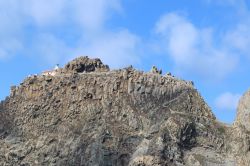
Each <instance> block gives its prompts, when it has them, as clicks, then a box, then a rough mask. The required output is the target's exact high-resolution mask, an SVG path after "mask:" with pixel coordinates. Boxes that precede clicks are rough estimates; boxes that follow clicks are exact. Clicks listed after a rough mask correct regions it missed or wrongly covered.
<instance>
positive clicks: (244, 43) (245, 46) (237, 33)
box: [224, 22, 250, 56]
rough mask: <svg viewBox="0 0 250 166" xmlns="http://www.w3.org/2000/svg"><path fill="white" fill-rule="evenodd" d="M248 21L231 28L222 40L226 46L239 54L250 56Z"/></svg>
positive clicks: (249, 24)
mask: <svg viewBox="0 0 250 166" xmlns="http://www.w3.org/2000/svg"><path fill="white" fill-rule="evenodd" d="M249 26H250V23H247V22H246V23H244V24H238V25H237V27H236V28H235V29H233V30H230V31H229V32H227V34H226V36H225V39H224V42H225V44H226V45H227V46H228V47H231V48H232V49H233V50H236V51H238V52H239V53H241V54H244V55H246V56H250V48H249V45H250V29H249Z"/></svg>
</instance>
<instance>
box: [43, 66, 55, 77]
mask: <svg viewBox="0 0 250 166" xmlns="http://www.w3.org/2000/svg"><path fill="white" fill-rule="evenodd" d="M58 70H59V64H56V66H55V67H54V70H48V71H44V72H42V75H43V76H55V75H56V74H57V72H58Z"/></svg>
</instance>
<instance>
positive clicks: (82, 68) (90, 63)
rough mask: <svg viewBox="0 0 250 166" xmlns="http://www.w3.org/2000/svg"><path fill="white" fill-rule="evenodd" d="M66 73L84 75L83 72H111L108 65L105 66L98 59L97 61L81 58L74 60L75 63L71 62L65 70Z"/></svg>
mask: <svg viewBox="0 0 250 166" xmlns="http://www.w3.org/2000/svg"><path fill="white" fill-rule="evenodd" d="M63 71H64V72H65V73H68V72H70V73H72V72H76V73H83V72H86V73H88V72H94V71H96V72H103V71H104V72H107V71H109V67H108V65H104V64H103V63H102V61H101V60H100V59H98V58H96V59H89V58H88V57H87V56H85V57H79V58H76V59H74V60H73V61H71V62H69V63H68V64H67V65H66V66H65V68H64V70H63Z"/></svg>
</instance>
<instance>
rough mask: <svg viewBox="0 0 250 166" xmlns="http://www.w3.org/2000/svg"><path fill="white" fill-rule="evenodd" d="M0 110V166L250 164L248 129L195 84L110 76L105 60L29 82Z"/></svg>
mask: <svg viewBox="0 0 250 166" xmlns="http://www.w3.org/2000/svg"><path fill="white" fill-rule="evenodd" d="M243 103H244V102H243ZM246 103H248V101H246ZM247 107H248V106H247ZM244 108H245V106H244ZM0 110H1V111H0V143H1V146H0V165H23V166H28V165H84V166H85V165H86V166H92V165H94V166H96V165H100V166H111V165H112V166H127V165H130V166H134V165H136V166H141V165H145V166H151V165H155V166H156V165H159V166H161V165H179V166H181V165H189V166H196V165H197V166H198V165H213V166H216V165H217V166H230V165H237V164H238V165H240V164H241V165H244V164H245V165H247V162H248V158H249V148H247V147H248V145H249V144H248V143H249V142H248V138H249V136H250V135H249V133H248V130H247V127H244V125H243V123H242V122H241V120H237V121H238V122H239V123H237V125H236V124H235V125H234V126H226V125H224V124H222V123H220V122H218V121H217V120H216V118H215V116H214V115H213V113H212V111H211V109H210V107H209V106H208V105H207V104H206V103H205V102H204V100H203V98H202V97H201V96H200V94H199V92H198V91H197V90H196V89H195V87H194V86H193V83H192V82H189V81H184V80H180V79H178V78H175V77H173V76H171V74H167V75H166V76H162V75H161V74H160V73H159V72H149V73H145V72H142V71H138V70H135V69H133V68H132V67H128V68H124V69H119V70H111V71H109V68H108V66H107V65H104V64H103V63H102V62H101V61H100V60H99V59H89V58H88V57H80V58H77V59H75V60H73V61H72V62H69V63H68V64H67V65H66V66H65V67H64V68H63V69H59V70H58V73H57V74H55V75H53V76H51V75H38V76H31V77H28V78H27V79H25V80H24V82H23V83H21V84H20V85H19V86H17V87H12V88H11V94H10V96H9V97H8V98H7V99H6V100H5V101H3V102H1V104H0ZM239 114H240V113H239ZM239 116H240V115H239ZM244 124H245V123H244ZM236 133H237V134H236ZM237 143H238V144H237ZM242 148H243V149H244V150H242Z"/></svg>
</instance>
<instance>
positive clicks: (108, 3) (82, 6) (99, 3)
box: [72, 0, 122, 31]
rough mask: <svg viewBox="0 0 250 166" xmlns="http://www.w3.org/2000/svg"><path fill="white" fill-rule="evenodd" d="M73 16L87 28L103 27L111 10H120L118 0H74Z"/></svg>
mask: <svg viewBox="0 0 250 166" xmlns="http://www.w3.org/2000/svg"><path fill="white" fill-rule="evenodd" d="M72 4H73V7H72V11H74V18H75V19H76V21H77V22H78V23H79V24H80V25H81V26H82V27H84V28H85V29H87V30H91V31H93V30H97V29H100V28H103V26H104V23H105V21H106V20H107V19H108V17H109V15H110V14H111V13H112V11H116V12H121V10H122V7H121V2H120V0H91V1H90V0H74V1H73V2H72Z"/></svg>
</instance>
